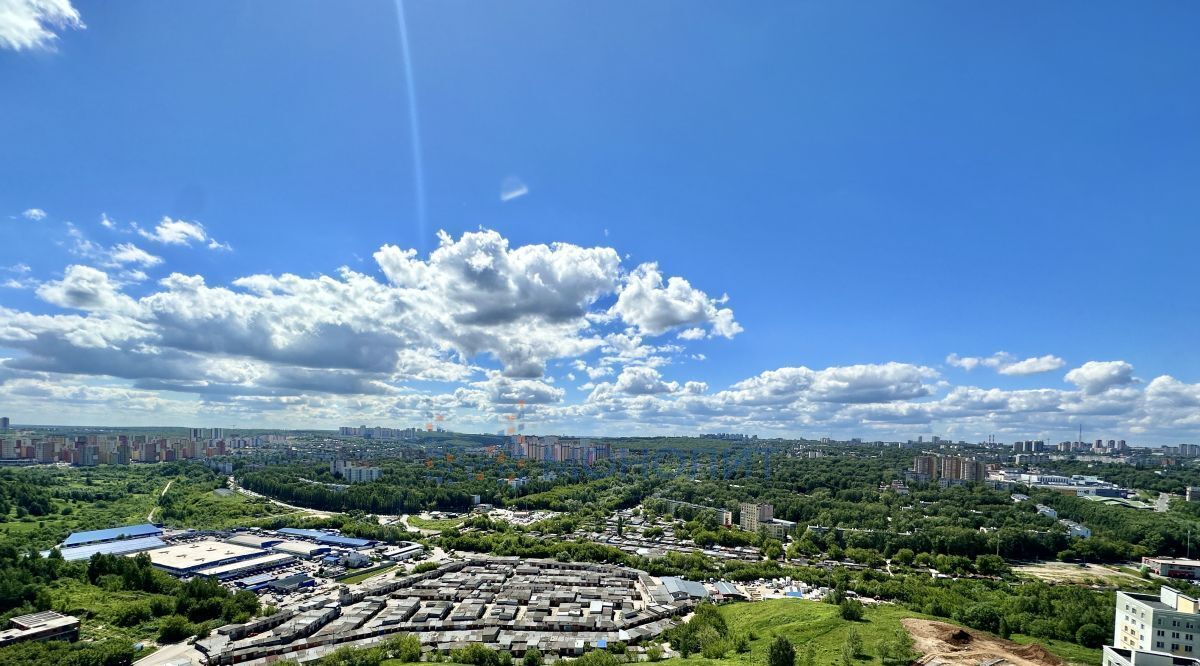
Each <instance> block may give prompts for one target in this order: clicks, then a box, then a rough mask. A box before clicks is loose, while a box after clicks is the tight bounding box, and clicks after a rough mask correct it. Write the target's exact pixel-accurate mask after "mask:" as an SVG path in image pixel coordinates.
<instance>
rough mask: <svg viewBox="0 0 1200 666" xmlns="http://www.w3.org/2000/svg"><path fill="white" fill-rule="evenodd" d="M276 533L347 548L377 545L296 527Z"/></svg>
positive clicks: (284, 528) (371, 542)
mask: <svg viewBox="0 0 1200 666" xmlns="http://www.w3.org/2000/svg"><path fill="white" fill-rule="evenodd" d="M276 531H277V532H279V533H280V534H290V535H292V536H302V537H308V538H309V539H312V540H313V541H316V542H318V543H327V544H329V545H331V546H343V547H345V548H362V547H363V546H369V545H371V544H373V543H375V542H374V541H371V540H370V539H355V538H353V537H344V536H337V535H334V534H329V533H328V532H322V531H320V530H303V529H299V528H296V527H283V528H280V529H278V530H276Z"/></svg>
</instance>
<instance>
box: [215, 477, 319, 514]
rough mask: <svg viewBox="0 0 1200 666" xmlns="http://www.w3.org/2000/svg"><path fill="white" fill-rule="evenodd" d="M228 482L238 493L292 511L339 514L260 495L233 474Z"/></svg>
mask: <svg viewBox="0 0 1200 666" xmlns="http://www.w3.org/2000/svg"><path fill="white" fill-rule="evenodd" d="M226 484H227V485H228V486H229V489H230V490H232V491H234V492H237V493H241V494H243V495H245V496H246V497H254V498H258V499H265V500H267V501H268V502H270V503H271V504H274V505H276V506H282V507H284V508H286V509H291V510H292V511H300V512H303V513H307V514H308V515H310V516H316V517H317V518H329V517H331V516H334V515H337V514H334V513H330V512H329V511H318V510H317V509H306V508H304V507H302V506H295V505H292V504H288V503H286V502H280V501H279V500H277V499H273V498H270V497H267V496H266V495H259V494H258V493H256V492H254V491H253V490H246V489H245V488H243V487H241V486H239V485H238V484H237V480H235V479H234V478H233V475H232V474H231V475H230V476H229V478H228V479H227V480H226Z"/></svg>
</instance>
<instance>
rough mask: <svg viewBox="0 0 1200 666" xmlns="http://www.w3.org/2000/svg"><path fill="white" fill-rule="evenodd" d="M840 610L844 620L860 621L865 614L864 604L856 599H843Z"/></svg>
mask: <svg viewBox="0 0 1200 666" xmlns="http://www.w3.org/2000/svg"><path fill="white" fill-rule="evenodd" d="M838 612H839V613H841V615H842V619H843V620H849V621H850V622H858V621H859V620H861V619H862V616H863V605H862V603H861V602H858V601H856V600H854V599H843V600H842V603H840V604H838Z"/></svg>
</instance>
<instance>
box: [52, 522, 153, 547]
mask: <svg viewBox="0 0 1200 666" xmlns="http://www.w3.org/2000/svg"><path fill="white" fill-rule="evenodd" d="M159 534H162V528H161V527H158V526H157V525H151V524H150V523H143V524H141V525H126V526H124V527H110V528H107V529H103V530H91V531H88V532H73V533H72V534H71V535H70V536H68V537H67V538H66V539H65V540H63V542H62V545H63V546H80V545H83V544H85V543H96V542H99V541H112V540H115V539H131V538H133V537H143V536H151V535H154V536H157V535H159Z"/></svg>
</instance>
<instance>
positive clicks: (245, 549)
mask: <svg viewBox="0 0 1200 666" xmlns="http://www.w3.org/2000/svg"><path fill="white" fill-rule="evenodd" d="M258 553H262V550H260V549H258V548H251V547H249V546H238V545H236V544H232V543H223V542H221V541H217V540H215V539H205V540H203V541H193V542H192V543H184V544H180V545H178V546H169V547H167V548H159V549H157V550H152V551H150V553H149V555H150V562H152V563H153V564H154V565H156V566H159V567H163V568H166V569H175V570H178V571H191V570H193V569H199V568H200V567H206V566H211V565H215V564H220V563H223V562H229V561H233V560H236V559H243V558H247V557H251V556H253V555H255V554H258Z"/></svg>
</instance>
